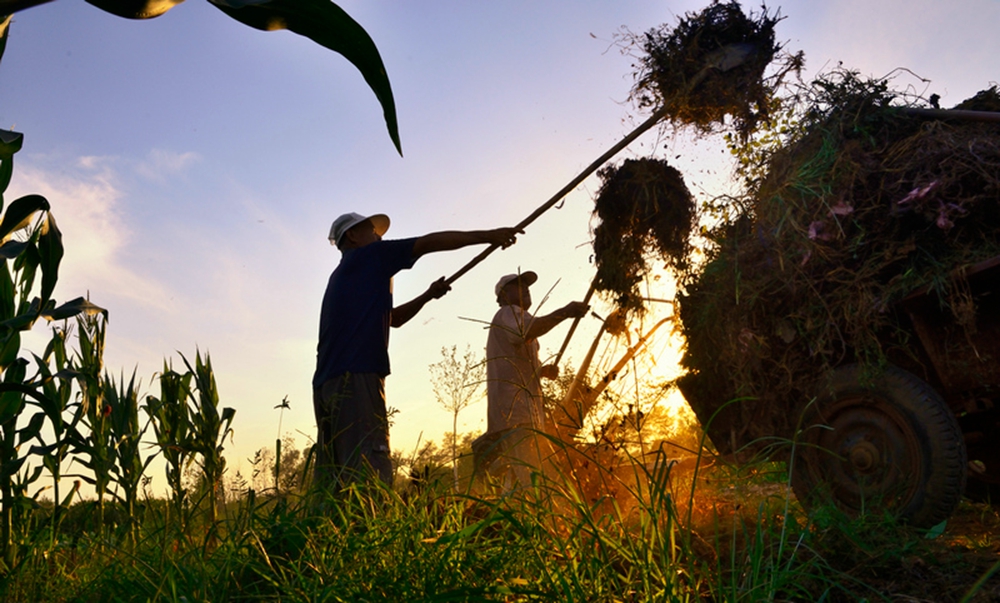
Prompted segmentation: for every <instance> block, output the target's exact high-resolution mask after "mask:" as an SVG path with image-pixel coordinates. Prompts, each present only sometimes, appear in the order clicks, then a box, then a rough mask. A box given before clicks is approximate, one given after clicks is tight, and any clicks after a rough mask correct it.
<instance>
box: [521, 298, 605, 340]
mask: <svg viewBox="0 0 1000 603" xmlns="http://www.w3.org/2000/svg"><path fill="white" fill-rule="evenodd" d="M587 310H590V306H589V305H587V304H585V303H583V302H570V303H568V304H566V305H565V306H563V307H562V308H559V309H558V310H556V311H555V312H553V313H551V314H546V315H545V316H536V317H535V318H534V319H532V321H531V324H530V325H529V326H528V331H527V332H526V333H525V334H524V339H525V340H530V339H538V338H539V337H541V336H542V335H545V334H546V333H548V332H549V331H551V330H552V329H554V328H555V327H556V325H558V324H559V323H561V322H562V321H564V320H566V319H567V318H576V317H578V316H583V315H585V314H586V313H587Z"/></svg>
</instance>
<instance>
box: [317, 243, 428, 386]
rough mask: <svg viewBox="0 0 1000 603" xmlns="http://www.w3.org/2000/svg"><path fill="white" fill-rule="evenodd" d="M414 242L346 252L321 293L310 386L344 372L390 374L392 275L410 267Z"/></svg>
mask: <svg viewBox="0 0 1000 603" xmlns="http://www.w3.org/2000/svg"><path fill="white" fill-rule="evenodd" d="M415 241H416V239H415V238H413V239H400V240H390V241H376V242H374V243H369V244H368V245H365V246H364V247H360V248H357V249H348V250H346V251H344V255H343V257H342V258H341V259H340V264H339V265H338V266H337V268H336V269H335V270H334V271H333V274H331V275H330V281H329V283H327V286H326V294H325V295H324V296H323V308H322V310H321V311H320V318H319V346H318V347H317V350H316V373H315V374H314V375H313V387H319V386H320V385H322V384H323V383H325V382H326V381H329V380H330V379H333V378H334V377H337V376H338V375H342V374H344V373H347V372H351V373H377V374H379V375H382V376H383V377H384V376H386V375H388V374H389V326H390V319H391V317H392V277H393V275H395V274H396V273H397V272H399V271H400V270H406V269H407V268H411V267H412V266H413V263H414V262H415V261H416V258H414V257H413V244H414V242H415Z"/></svg>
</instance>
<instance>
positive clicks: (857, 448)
mask: <svg viewBox="0 0 1000 603" xmlns="http://www.w3.org/2000/svg"><path fill="white" fill-rule="evenodd" d="M847 458H848V459H850V461H851V465H853V466H854V469H855V470H856V471H860V472H862V473H869V472H871V471H872V469H874V468H875V467H878V465H879V463H880V462H881V458H880V455H879V452H878V448H876V447H875V446H874V445H873V444H872V443H871V442H858V443H857V444H855V445H854V446H853V447H852V448H851V450H850V452H849V453H848V455H847Z"/></svg>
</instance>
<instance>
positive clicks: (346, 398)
mask: <svg viewBox="0 0 1000 603" xmlns="http://www.w3.org/2000/svg"><path fill="white" fill-rule="evenodd" d="M313 409H314V410H315V412H316V426H317V430H318V437H317V440H316V472H315V483H316V486H318V487H321V488H330V487H332V486H334V485H338V484H339V485H346V484H348V483H350V482H352V481H357V480H363V479H368V478H370V477H372V476H375V477H378V478H379V479H381V480H382V481H383V482H385V483H387V484H392V460H391V459H390V457H389V422H388V418H387V417H386V411H385V378H384V377H382V376H381V375H377V374H375V373H345V374H343V375H340V376H338V377H336V378H334V379H330V380H329V381H327V382H325V383H323V384H322V385H321V386H320V387H318V388H315V389H314V390H313Z"/></svg>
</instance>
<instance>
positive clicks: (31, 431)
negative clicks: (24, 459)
mask: <svg viewBox="0 0 1000 603" xmlns="http://www.w3.org/2000/svg"><path fill="white" fill-rule="evenodd" d="M44 422H45V413H40V412H39V413H35V415H34V416H32V417H31V420H30V421H29V422H28V424H27V425H26V426H25V427H24V428H23V429H20V430H19V433H18V438H19V441H20V443H21V444H23V443H25V442H27V441H28V440H33V439H35V436H37V435H38V434H39V433H41V432H42V425H43V424H44Z"/></svg>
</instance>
